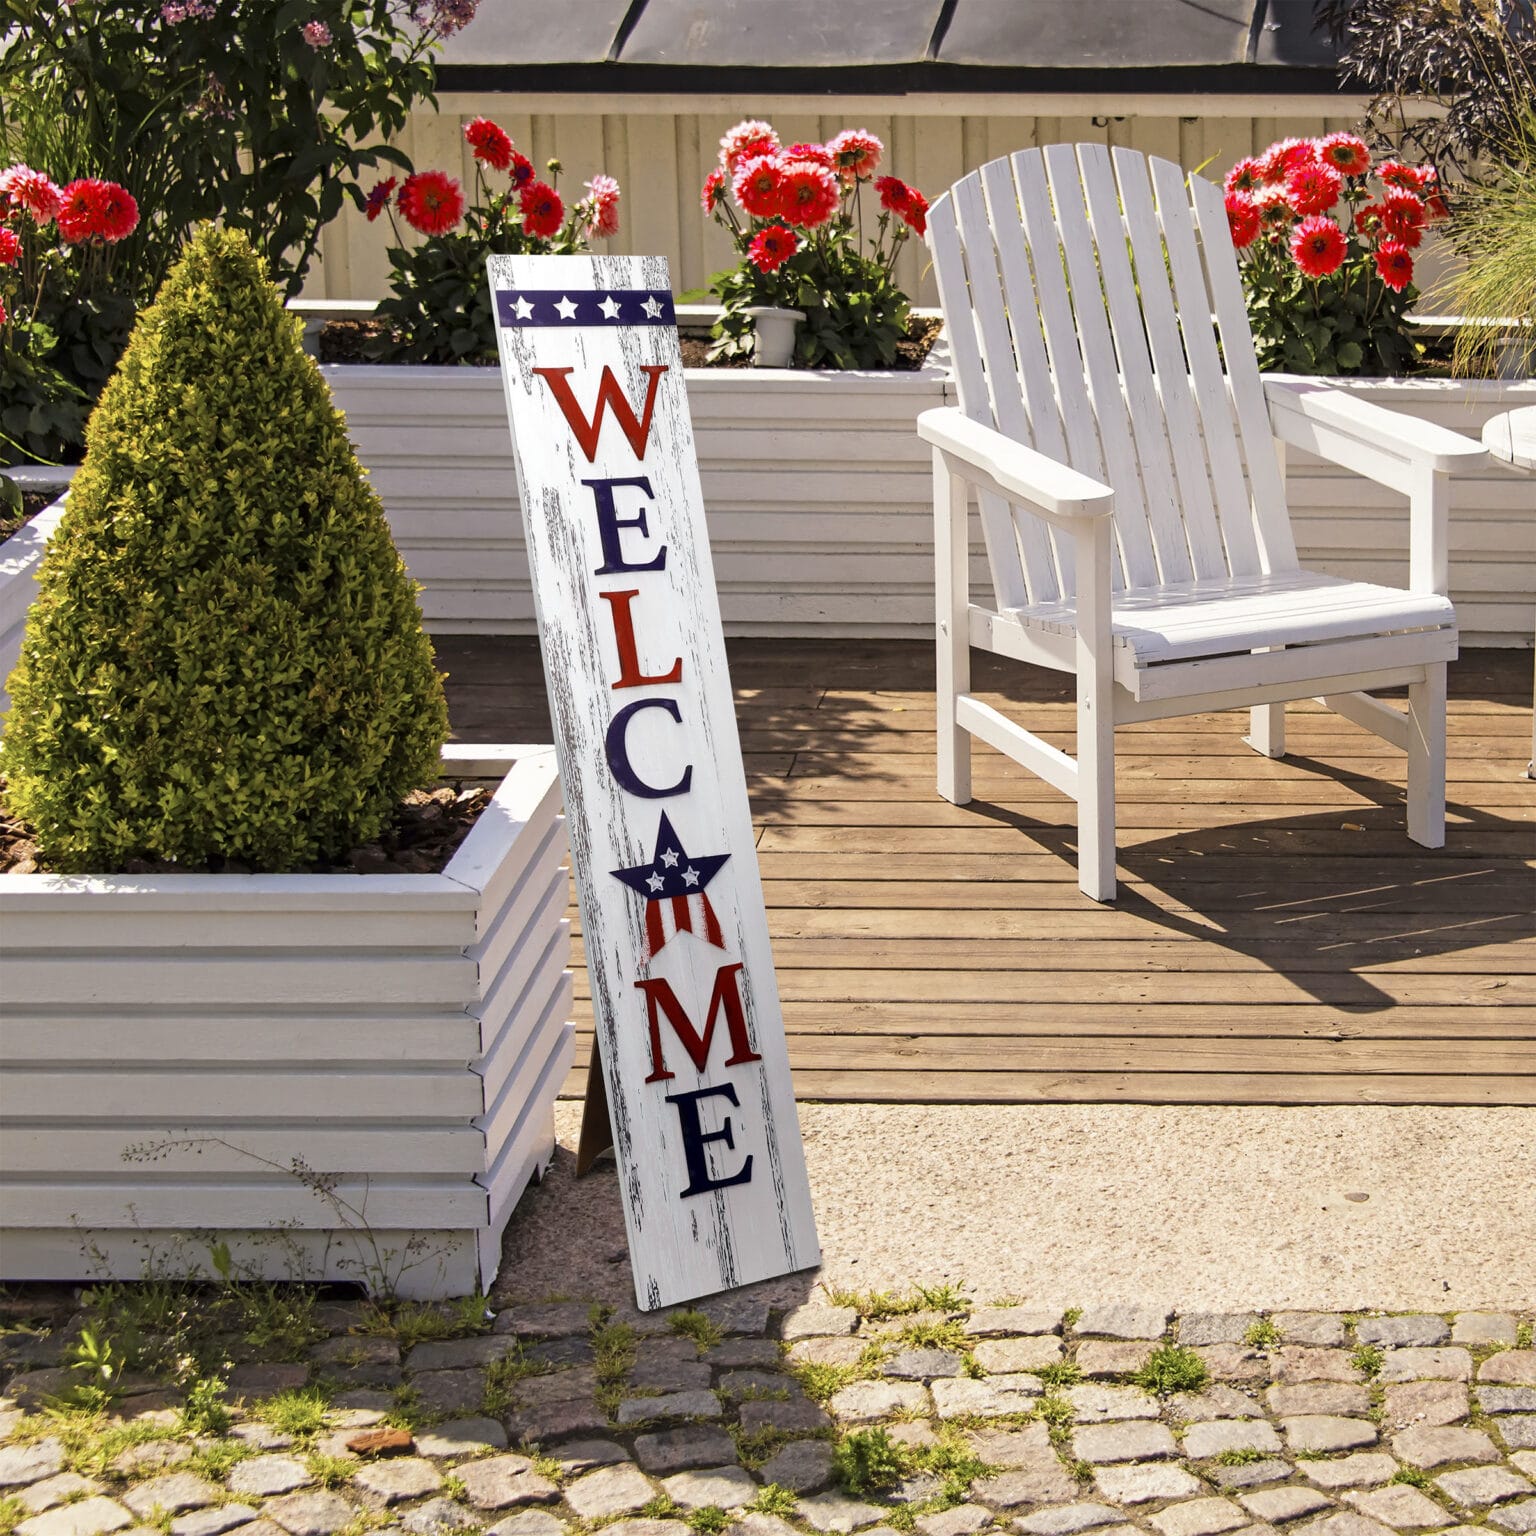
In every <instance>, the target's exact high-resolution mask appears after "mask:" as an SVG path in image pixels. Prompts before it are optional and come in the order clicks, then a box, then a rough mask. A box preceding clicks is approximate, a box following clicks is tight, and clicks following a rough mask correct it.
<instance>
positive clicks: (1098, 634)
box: [1073, 518, 1115, 901]
mask: <svg viewBox="0 0 1536 1536" xmlns="http://www.w3.org/2000/svg"><path fill="white" fill-rule="evenodd" d="M1109 535H1110V524H1109V519H1108V518H1095V519H1094V520H1093V522H1092V523H1091V524H1089V525H1088V526H1087V527H1079V528H1078V529H1077V530H1076V531H1075V532H1074V534H1073V561H1074V563H1075V565H1076V569H1077V884H1078V888H1079V889H1080V890H1081V891H1082V893H1083V894H1084V895H1085V896H1091V897H1092V898H1093V900H1094V901H1113V900H1114V899H1115V703H1114V694H1115V684H1114V673H1113V670H1112V667H1111V661H1110V595H1109Z"/></svg>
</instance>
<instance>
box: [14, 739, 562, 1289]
mask: <svg viewBox="0 0 1536 1536" xmlns="http://www.w3.org/2000/svg"><path fill="white" fill-rule="evenodd" d="M444 766H445V772H448V773H450V774H452V775H454V776H463V777H479V778H497V779H500V781H501V782H500V784H499V787H498V788H497V790H496V792H495V798H494V800H493V803H492V804H491V806H490V807H489V808H488V809H487V810H486V811H485V812H484V813H483V814H482V816H481V817H480V819H479V821H478V822H477V823H476V825H475V826H474V828H473V829H472V830H471V832H470V834H469V836H468V837H467V838H466V839H465V840H464V842H463V844H462V845H461V846H460V848H459V849H458V851H457V852H456V853H455V854H454V856H453V859H452V861H451V862H450V863H449V865H448V867H447V869H446V870H445V871H444V872H443V873H442V874H440V875H399V876H389V875H145V876H135V875H114V876H78V877H70V876H61V875H12V876H0V965H3V969H4V974H5V995H6V1024H5V1030H4V1035H3V1040H0V1124H3V1130H4V1144H5V1158H4V1174H3V1176H0V1179H3V1182H0V1273H3V1276H4V1278H5V1279H6V1280H24V1279H48V1278H51V1279H85V1278H105V1277H108V1276H111V1277H115V1278H121V1279H127V1280H132V1279H138V1278H141V1277H142V1276H143V1274H144V1273H145V1271H146V1269H147V1268H148V1267H150V1266H151V1265H152V1264H154V1263H157V1262H158V1263H167V1262H169V1263H174V1264H175V1265H176V1266H177V1267H178V1268H184V1269H196V1268H201V1269H203V1270H204V1271H206V1270H207V1268H208V1244H209V1243H211V1242H212V1241H214V1240H215V1239H216V1238H222V1239H224V1240H225V1241H228V1242H229V1243H230V1245H231V1248H232V1249H233V1251H234V1253H235V1257H236V1260H237V1263H239V1264H240V1265H242V1266H245V1267H246V1268H248V1269H249V1270H250V1271H254V1272H256V1273H259V1274H261V1275H263V1276H266V1277H268V1278H272V1279H332V1280H362V1281H364V1282H365V1283H371V1284H374V1285H377V1284H379V1283H380V1281H381V1280H382V1281H384V1282H386V1283H389V1284H392V1285H393V1286H394V1288H395V1289H396V1290H397V1292H398V1293H399V1294H401V1295H405V1296H448V1295H462V1294H465V1293H467V1292H469V1291H472V1290H474V1289H475V1287H476V1286H477V1285H481V1286H488V1285H489V1283H490V1281H491V1278H492V1277H493V1276H494V1275H495V1273H496V1268H497V1264H498V1261H499V1256H500V1242H501V1234H502V1229H503V1228H504V1227H505V1225H506V1222H507V1218H508V1216H509V1215H510V1213H511V1211H512V1208H513V1206H514V1205H515V1204H516V1202H517V1199H518V1196H519V1195H520V1194H521V1193H522V1191H523V1190H524V1188H525V1187H526V1186H527V1184H528V1182H529V1180H530V1178H532V1177H533V1176H534V1175H535V1174H536V1173H537V1172H539V1171H541V1170H542V1168H543V1167H544V1166H545V1165H546V1164H547V1162H548V1159H549V1157H550V1156H551V1154H552V1151H553V1147H554V1099H555V1095H556V1093H557V1091H558V1090H559V1088H560V1086H561V1084H562V1082H563V1081H564V1078H565V1075H566V1073H567V1071H568V1070H569V1068H570V1065H571V1059H572V1052H573V1025H572V1024H571V1022H570V1012H571V976H570V972H569V971H568V970H567V965H568V963H569V959H570V925H569V924H568V922H567V921H566V918H565V910H566V899H567V887H566V881H567V871H566V869H565V867H564V862H563V861H564V858H565V850H566V841H565V828H564V819H563V817H561V815H560V814H559V806H560V789H559V783H558V779H557V776H556V768H555V757H554V750H553V748H550V747H542V746H541V747H521V746H517V747H509V746H495V747H473V748H466V747H450V748H448V749H447V750H446V751H445V753H444ZM156 1143H162V1144H163V1143H171V1144H172V1145H171V1146H170V1149H169V1150H168V1151H166V1152H165V1154H164V1155H162V1156H159V1157H156V1158H154V1159H152V1160H137V1159H131V1158H130V1159H125V1157H124V1152H125V1149H127V1148H129V1147H131V1146H135V1145H138V1146H142V1145H145V1144H156ZM295 1167H302V1168H308V1169H312V1170H315V1171H316V1172H317V1173H318V1174H321V1175H324V1176H327V1177H329V1176H334V1178H335V1184H334V1189H333V1190H332V1191H330V1192H329V1193H328V1192H326V1191H325V1190H323V1189H322V1190H316V1189H315V1188H314V1187H313V1181H306V1180H305V1179H303V1178H302V1177H300V1176H298V1175H297V1174H296V1173H295V1172H294V1171H293V1170H294V1169H295Z"/></svg>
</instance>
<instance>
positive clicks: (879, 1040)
mask: <svg viewBox="0 0 1536 1536" xmlns="http://www.w3.org/2000/svg"><path fill="white" fill-rule="evenodd" d="M438 649H439V658H440V661H441V664H442V665H443V666H444V667H445V668H446V669H447V670H448V671H449V673H450V682H449V698H450V706H451V711H452V717H453V722H454V728H455V732H456V735H457V736H458V737H459V738H460V739H463V740H473V741H493V740H501V741H509V740H511V741H516V740H522V741H527V740H540V739H544V740H547V739H548V737H549V722H548V715H547V711H546V707H545V703H544V694H543V684H542V679H541V675H540V672H539V667H538V657H537V650H536V647H535V645H534V642H532V641H531V640H526V639H502V638H491V637H478V638H462V637H453V638H445V639H443V640H442V641H441V642H440V643H439V647H438ZM729 650H730V659H731V671H732V679H733V682H734V683H735V686H736V697H737V711H738V722H739V726H740V731H741V740H742V748H743V753H744V757H745V762H746V768H747V781H748V789H749V792H750V794H751V797H752V806H753V813H754V820H755V822H756V824H757V826H758V828H759V835H758V856H759V862H760V866H761V869H762V875H763V882H764V893H765V896H766V899H767V904H768V919H769V928H770V931H771V933H772V935H773V941H774V954H775V960H776V964H777V967H778V976H779V987H780V991H781V994H782V996H783V999H784V1018H785V1026H786V1030H787V1032H788V1036H789V1051H790V1061H791V1064H792V1066H793V1068H794V1072H795V1086H796V1091H797V1093H798V1094H799V1096H800V1097H801V1098H803V1099H831V1100H850V1101H871V1100H889V1101H925V1102H935V1101H940V1102H942V1101H950V1102H954V1101H959V1102H1030V1101H1063V1100H1079V1101H1093V1100H1097V1101H1116V1100H1120V1101H1140V1102H1174V1103H1178V1102H1185V1103H1296V1104H1300V1103H1341V1102H1361V1103H1476V1104H1530V1103H1533V1102H1536V979H1533V978H1536V944H1533V943H1532V942H1531V940H1532V938H1533V937H1536V876H1533V866H1532V855H1533V854H1536V836H1533V833H1536V784H1533V783H1532V781H1531V780H1529V779H1527V778H1525V777H1524V768H1525V763H1526V759H1527V757H1528V755H1529V749H1530V713H1529V711H1530V667H1531V657H1530V654H1529V652H1519V651H1473V652H1469V653H1467V654H1466V655H1464V656H1463V658H1462V660H1461V661H1460V662H1458V663H1457V664H1455V665H1454V666H1453V667H1452V669H1451V704H1450V749H1449V773H1448V778H1449V784H1448V802H1449V827H1448V832H1447V840H1446V847H1445V848H1444V849H1441V850H1438V851H1434V852H1431V851H1429V850H1426V849H1422V848H1419V847H1418V846H1417V845H1416V844H1413V843H1411V842H1409V841H1408V839H1407V836H1406V834H1405V832H1404V830H1403V825H1404V796H1403V789H1402V785H1403V775H1404V771H1405V770H1404V760H1403V757H1402V755H1401V754H1400V753H1396V752H1394V751H1393V750H1392V749H1391V748H1390V747H1388V746H1387V745H1386V744H1385V743H1384V742H1381V741H1379V740H1378V739H1377V738H1375V737H1373V736H1371V735H1369V734H1367V733H1366V732H1364V731H1362V730H1359V729H1358V728H1356V727H1355V726H1352V725H1350V724H1349V723H1348V722H1346V721H1343V720H1340V719H1338V718H1337V717H1336V716H1331V715H1329V714H1327V713H1326V712H1324V711H1323V710H1321V709H1320V708H1319V707H1317V706H1313V705H1303V706H1296V707H1294V708H1293V709H1292V710H1291V711H1290V714H1289V746H1290V749H1291V752H1292V755H1291V756H1290V757H1288V758H1287V759H1285V760H1284V761H1282V762H1270V761H1268V760H1267V759H1264V758H1261V757H1259V756H1258V755H1257V754H1255V753H1253V752H1252V751H1250V750H1249V749H1248V748H1247V747H1245V746H1244V745H1243V744H1242V741H1241V736H1242V734H1243V730H1244V728H1245V717H1244V716H1242V715H1236V714H1229V715H1206V716H1194V717H1190V718H1187V719H1183V720H1170V721H1162V722H1158V723H1155V724H1148V725H1141V726H1133V727H1128V728H1124V729H1122V730H1121V731H1119V732H1118V733H1117V738H1116V739H1117V754H1118V764H1119V766H1118V773H1117V779H1118V782H1117V795H1118V799H1119V849H1120V853H1119V878H1120V882H1121V884H1120V896H1119V900H1118V901H1117V902H1116V903H1115V904H1114V905H1113V906H1102V907H1101V906H1098V905H1097V904H1095V903H1093V902H1091V901H1089V900H1088V899H1087V898H1086V897H1084V896H1082V895H1081V893H1080V892H1079V891H1078V889H1077V885H1076V873H1075V863H1074V860H1075V854H1076V848H1075V840H1076V835H1075V831H1074V826H1073V821H1074V815H1075V812H1074V808H1073V807H1072V805H1071V803H1070V802H1069V801H1067V800H1066V799H1065V798H1064V797H1062V796H1061V795H1059V794H1058V793H1057V792H1056V791H1054V790H1052V789H1051V788H1050V787H1049V786H1047V785H1045V784H1043V783H1041V782H1040V781H1039V780H1037V779H1034V778H1032V777H1031V776H1030V775H1028V774H1026V773H1025V772H1024V771H1023V770H1022V769H1020V768H1018V767H1017V766H1016V765H1015V764H1013V763H1011V762H1010V761H1009V760H1007V759H1006V758H1004V757H1002V756H1001V755H999V754H998V753H996V752H993V751H991V750H990V749H989V748H986V747H982V746H978V747H977V749H976V757H975V778H974V789H975V794H976V799H975V800H974V801H973V802H972V803H971V804H970V805H968V806H965V807H956V806H952V805H948V804H946V803H945V802H944V801H942V800H940V799H939V798H938V796H937V793H936V791H935V789H934V779H935V761H934V746H933V663H932V652H931V648H930V647H928V646H926V645H923V644H919V643H908V642H900V641H809V640H740V641H734V642H732V643H731V645H730V647H729ZM976 663H977V667H976V677H975V688H976V691H977V692H978V693H980V694H981V695H982V696H983V697H985V698H986V699H987V700H988V701H989V702H991V703H993V704H995V705H997V706H998V707H999V708H1003V709H1006V710H1011V711H1013V712H1016V713H1017V714H1018V716H1019V718H1021V719H1023V720H1025V722H1026V723H1029V724H1031V726H1032V728H1034V729H1038V730H1040V731H1041V732H1042V734H1045V735H1046V736H1047V737H1048V738H1049V739H1050V740H1052V741H1054V742H1056V743H1057V744H1058V745H1060V746H1062V747H1064V748H1066V749H1067V750H1071V746H1072V724H1073V709H1072V695H1071V682H1070V679H1066V678H1063V677H1060V676H1058V675H1057V674H1054V673H1048V672H1043V671H1039V670H1035V669H1031V668H1025V667H1017V666H1012V665H1009V664H1006V663H1003V662H1000V661H998V660H997V658H993V657H983V656H981V655H978V656H977V657H976ZM572 915H573V917H574V916H575V912H574V907H573V913H572ZM578 927H579V924H578ZM579 954H580V949H579V943H578V963H579ZM577 999H578V1001H577V1010H578V1011H577V1019H578V1027H579V1029H580V1045H579V1047H578V1066H577V1071H576V1072H575V1073H573V1075H572V1078H571V1079H570V1081H569V1083H568V1085H567V1087H568V1090H569V1091H571V1092H579V1090H580V1084H581V1083H582V1082H583V1081H584V1073H585V1063H586V1053H587V1050H588V1049H589V1042H590V1002H589V1000H588V995H587V991H586V987H585V978H584V976H582V975H581V974H579V973H578V978H577Z"/></svg>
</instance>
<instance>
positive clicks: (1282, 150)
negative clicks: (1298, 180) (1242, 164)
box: [1259, 139, 1317, 181]
mask: <svg viewBox="0 0 1536 1536" xmlns="http://www.w3.org/2000/svg"><path fill="white" fill-rule="evenodd" d="M1316 159H1317V145H1316V144H1314V143H1313V142H1312V140H1311V139H1281V140H1279V141H1278V142H1277V143H1274V144H1271V145H1270V146H1269V148H1268V149H1266V150H1265V151H1264V154H1263V156H1262V157H1261V158H1260V160H1259V168H1260V170H1261V171H1262V172H1263V174H1264V180H1265V181H1284V180H1285V178H1286V175H1287V173H1288V172H1290V171H1293V170H1295V169H1296V167H1297V166H1298V165H1310V164H1312V163H1313V162H1314V161H1315V160H1316Z"/></svg>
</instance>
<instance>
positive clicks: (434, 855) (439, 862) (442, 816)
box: [0, 779, 493, 875]
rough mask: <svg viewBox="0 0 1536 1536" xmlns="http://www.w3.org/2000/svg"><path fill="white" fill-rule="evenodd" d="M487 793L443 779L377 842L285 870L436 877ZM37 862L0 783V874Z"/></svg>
mask: <svg viewBox="0 0 1536 1536" xmlns="http://www.w3.org/2000/svg"><path fill="white" fill-rule="evenodd" d="M492 792H493V791H492V789H491V788H489V787H487V786H486V785H485V784H484V783H483V782H481V781H479V780H475V779H449V780H443V781H441V782H439V783H437V784H435V785H433V786H432V787H431V788H428V789H417V790H412V791H411V793H410V794H408V795H407V796H406V797H405V799H404V800H403V801H402V802H401V803H400V806H399V808H398V810H397V811H396V813H395V820H394V824H393V825H392V826H391V827H390V828H389V829H388V830H387V831H386V832H385V834H384V835H383V837H381V838H380V839H379V840H378V841H377V842H376V843H368V844H365V845H364V846H363V847H361V848H352V849H350V850H348V852H347V854H346V856H345V857H344V858H341V859H338V860H337V861H336V862H335V863H332V864H316V865H315V866H314V867H313V868H311V869H306V870H301V871H285V873H301V874H313V875H349V874H351V875H436V874H441V873H442V871H443V870H444V869H445V868H446V867H447V865H448V861H449V860H450V859H451V858H452V857H453V855H454V851H455V850H456V849H457V848H458V846H459V844H460V843H462V842H463V841H464V839H465V838H466V837H468V836H469V832H470V828H471V827H473V826H474V824H475V822H476V821H478V820H479V819H480V814H481V812H482V811H484V810H485V808H486V807H487V806H488V805H489V804H490V803H491V795H492ZM253 872H254V871H253V870H252V869H251V867H250V865H248V864H242V863H240V862H239V861H237V860H234V859H230V860H227V861H224V862H222V863H218V864H209V865H206V866H204V867H203V868H201V869H196V868H192V867H190V866H188V865H186V864H173V863H165V862H159V861H156V860H152V859H130V860H129V861H128V863H126V864H125V865H124V866H123V867H122V869H120V870H113V871H111V873H113V874H124V875H191V874H199V875H202V874H207V875H248V874H252V873H253ZM47 873H48V866H47V864H46V863H40V862H39V861H38V857H37V842H36V839H35V838H34V836H33V833H32V829H31V828H30V827H29V826H27V825H26V823H25V822H23V821H20V820H18V819H17V818H16V817H14V816H12V815H11V813H10V811H9V810H7V809H6V806H5V784H4V780H3V779H0V875H37V874H47Z"/></svg>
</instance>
